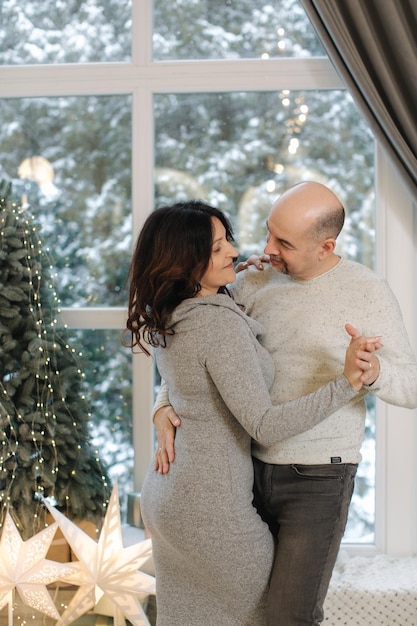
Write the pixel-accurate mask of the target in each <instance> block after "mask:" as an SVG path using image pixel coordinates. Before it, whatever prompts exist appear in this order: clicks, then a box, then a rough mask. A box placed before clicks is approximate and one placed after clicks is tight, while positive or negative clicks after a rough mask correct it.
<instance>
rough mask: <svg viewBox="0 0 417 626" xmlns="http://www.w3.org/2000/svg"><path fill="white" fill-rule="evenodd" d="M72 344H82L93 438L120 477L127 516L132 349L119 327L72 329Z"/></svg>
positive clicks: (130, 488)
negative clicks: (125, 341) (126, 345)
mask: <svg viewBox="0 0 417 626" xmlns="http://www.w3.org/2000/svg"><path fill="white" fill-rule="evenodd" d="M71 337H72V342H71V345H73V346H75V345H77V346H82V371H83V373H84V375H85V388H86V398H87V401H88V404H89V405H90V409H91V419H90V427H91V439H92V444H93V446H95V447H96V449H97V450H98V451H99V456H100V461H101V462H102V463H103V465H104V466H105V467H106V469H107V470H108V473H109V476H110V478H111V480H112V482H114V481H115V480H116V479H117V481H118V489H119V495H120V500H121V506H122V512H123V518H124V519H125V517H126V506H127V494H128V493H130V492H131V491H133V490H134V489H133V463H134V454H133V434H132V353H131V351H130V350H127V349H126V348H125V347H124V346H123V345H121V341H120V331H118V330H72V331H71Z"/></svg>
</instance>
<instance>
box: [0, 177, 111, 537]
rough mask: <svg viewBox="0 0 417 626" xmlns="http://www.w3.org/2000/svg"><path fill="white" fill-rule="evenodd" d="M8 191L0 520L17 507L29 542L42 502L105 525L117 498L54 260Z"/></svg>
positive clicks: (0, 247)
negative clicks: (62, 314)
mask: <svg viewBox="0 0 417 626" xmlns="http://www.w3.org/2000/svg"><path fill="white" fill-rule="evenodd" d="M9 195H10V185H7V184H6V183H5V182H4V181H3V182H1V184H0V437H1V443H2V452H1V456H0V501H1V504H2V507H1V510H0V523H1V524H2V522H3V519H4V515H5V513H6V510H7V508H9V510H10V513H11V515H12V516H13V518H14V520H15V522H16V524H17V525H18V527H19V528H20V530H21V532H22V536H23V537H24V538H27V537H30V536H32V535H33V534H34V533H36V532H38V531H39V530H40V529H41V528H43V526H44V523H45V510H44V508H43V506H42V505H41V503H40V499H39V498H37V497H36V496H39V495H42V496H44V497H51V498H53V500H54V501H55V503H56V506H57V507H58V508H60V509H61V510H62V511H64V512H65V513H66V514H67V515H68V516H69V517H70V518H72V519H75V520H77V519H78V520H79V519H88V520H91V521H93V522H95V523H96V524H100V521H101V519H102V517H103V516H104V514H105V510H106V505H107V502H108V498H109V495H110V485H109V480H108V478H107V475H106V472H105V470H104V469H103V467H102V466H101V463H100V461H99V459H98V456H97V452H96V451H95V450H94V449H93V448H92V446H91V444H90V433H89V418H90V414H89V410H88V403H87V401H86V399H85V396H84V392H83V375H82V371H81V369H80V363H81V361H80V358H81V355H80V354H79V353H77V351H76V349H75V348H74V347H72V346H71V345H69V343H68V341H67V339H66V337H65V329H60V330H59V331H58V329H57V313H58V305H59V300H58V298H57V296H56V292H55V288H54V285H53V276H52V275H51V261H50V259H49V258H48V255H47V253H46V252H45V251H44V250H43V249H42V244H41V241H40V238H39V236H38V231H37V227H36V224H35V222H34V219H33V217H32V216H31V215H30V213H29V211H28V209H27V208H22V207H21V206H19V205H17V204H15V203H12V202H11V201H10V200H9Z"/></svg>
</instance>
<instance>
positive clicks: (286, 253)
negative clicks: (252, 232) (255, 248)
mask: <svg viewBox="0 0 417 626" xmlns="http://www.w3.org/2000/svg"><path fill="white" fill-rule="evenodd" d="M267 228H268V234H267V238H266V246H265V249H264V252H265V254H269V256H270V262H271V265H272V266H273V267H274V268H275V269H276V270H277V271H278V272H282V273H283V274H288V275H289V276H291V277H292V278H298V279H300V280H309V279H310V278H313V277H314V276H316V275H317V273H318V272H319V268H318V258H319V253H320V249H321V246H320V244H318V243H317V242H316V241H314V240H313V239H312V238H311V237H310V238H309V237H308V235H307V234H306V232H307V228H306V225H305V224H302V223H300V222H299V221H298V220H297V219H296V218H294V217H292V216H291V215H288V213H287V212H286V213H285V214H284V212H283V211H280V210H279V209H278V208H274V209H273V210H272V211H271V214H270V216H269V218H268V220H267Z"/></svg>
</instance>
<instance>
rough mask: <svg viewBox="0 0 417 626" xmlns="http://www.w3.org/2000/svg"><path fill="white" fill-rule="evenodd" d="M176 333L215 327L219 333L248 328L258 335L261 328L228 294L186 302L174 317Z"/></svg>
mask: <svg viewBox="0 0 417 626" xmlns="http://www.w3.org/2000/svg"><path fill="white" fill-rule="evenodd" d="M173 321H174V323H175V326H176V327H175V332H178V331H179V332H181V331H187V330H190V329H191V328H196V327H205V328H207V327H208V326H209V325H210V326H212V325H215V326H216V328H217V329H218V332H219V333H220V332H222V331H224V330H229V331H230V329H231V328H234V327H237V328H245V327H248V328H249V329H250V330H251V332H253V333H254V334H255V335H258V334H259V333H260V332H261V327H260V324H259V323H258V322H256V321H255V320H253V319H251V318H250V317H248V316H247V315H246V313H245V312H244V311H243V310H242V309H241V307H239V306H238V305H237V304H236V302H235V301H234V300H233V299H232V298H231V297H230V296H228V295H227V294H213V295H210V296H200V297H196V298H192V299H189V300H184V301H183V302H182V303H181V304H180V305H179V306H178V307H177V309H176V311H175V315H174V316H173Z"/></svg>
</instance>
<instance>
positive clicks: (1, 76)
mask: <svg viewBox="0 0 417 626" xmlns="http://www.w3.org/2000/svg"><path fill="white" fill-rule="evenodd" d="M132 41H133V46H132V62H131V63H110V64H109V63H106V64H79V65H52V66H36V65H35V66H30V67H29V66H23V67H16V66H13V67H0V85H1V96H2V97H37V96H66V95H68V96H77V95H109V94H131V95H132V96H133V98H132V116H133V131H132V133H133V136H132V171H133V172H134V176H133V177H132V179H133V183H132V205H133V238H134V239H135V238H136V235H137V233H138V232H139V230H140V227H141V225H142V224H143V221H144V219H145V218H146V216H147V214H148V212H149V211H150V210H151V209H152V208H153V175H154V174H153V167H154V159H153V96H154V94H159V93H169V92H173V93H180V92H190V93H198V92H207V93H209V92H214V91H215V92H219V91H224V92H227V91H279V90H281V89H294V90H296V89H300V90H308V89H321V90H322V89H343V88H344V85H343V83H342V81H341V79H340V77H339V76H338V74H337V73H336V71H335V70H334V68H333V66H332V64H331V63H330V61H329V60H328V59H326V58H309V59H269V60H267V61H265V60H240V61H188V62H174V61H173V62H153V61H152V2H150V1H149V0H134V1H133V32H132ZM376 203H377V207H378V209H377V233H378V236H377V263H378V269H379V271H380V272H381V273H382V274H384V275H385V276H386V277H387V279H388V281H389V282H390V284H391V287H392V288H393V290H394V292H395V293H396V295H397V297H398V300H399V302H400V306H401V308H402V311H403V315H404V319H405V323H406V327H407V329H408V332H409V335H410V338H411V341H412V344H413V347H414V349H415V350H416V352H417V322H416V320H417V280H416V273H417V269H416V268H417V258H416V257H417V254H416V250H417V217H416V210H415V207H413V205H412V201H411V198H410V196H409V194H408V193H407V191H406V189H405V187H404V184H403V183H402V182H401V180H400V179H399V177H398V175H397V174H396V172H395V170H394V168H393V166H392V165H391V164H390V162H389V160H388V159H387V158H386V156H385V155H384V153H383V151H382V150H381V149H379V148H378V147H377V159H376ZM61 321H62V323H64V324H67V325H68V326H70V327H74V328H94V329H97V328H117V329H120V328H121V327H123V324H124V321H125V312H124V309H123V308H108V309H106V308H100V309H88V308H76V309H63V310H62V313H61ZM152 388H153V368H152V363H151V359H148V358H146V357H144V356H143V357H142V356H137V357H135V358H134V359H133V411H134V429H133V440H134V450H135V468H134V487H135V490H137V491H140V487H141V484H142V481H143V478H144V476H145V473H146V470H147V467H148V465H149V462H150V459H151V456H152V445H153V431H152V424H151V420H150V414H151V408H152V398H153V393H152ZM416 418H417V412H416V411H410V410H406V409H400V408H398V407H392V406H388V405H386V404H384V403H380V402H377V424H378V426H377V460H376V485H377V486H376V528H375V530H376V543H375V546H372V547H369V546H345V549H346V550H351V551H355V552H361V553H366V552H372V551H376V550H377V551H384V552H387V553H388V554H402V555H407V554H413V553H415V552H416V551H417V523H416V522H417V489H415V484H414V477H415V476H417V471H416V470H417V420H416Z"/></svg>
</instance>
